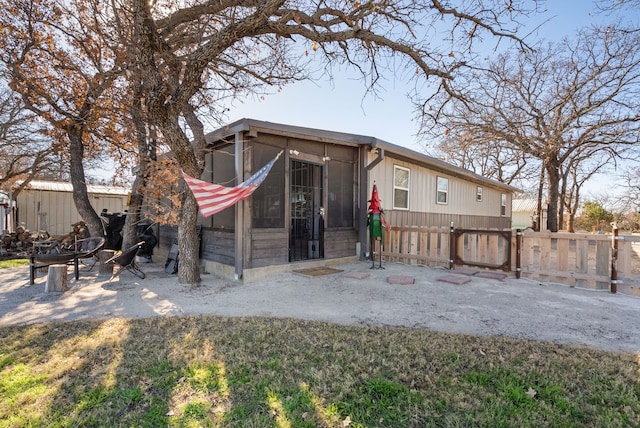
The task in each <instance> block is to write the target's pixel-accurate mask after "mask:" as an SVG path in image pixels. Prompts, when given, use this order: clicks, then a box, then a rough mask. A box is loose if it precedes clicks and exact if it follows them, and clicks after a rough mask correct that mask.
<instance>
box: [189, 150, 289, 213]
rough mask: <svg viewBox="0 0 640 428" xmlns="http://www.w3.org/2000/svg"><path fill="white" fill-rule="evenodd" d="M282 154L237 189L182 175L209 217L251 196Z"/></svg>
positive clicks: (201, 208) (201, 210) (199, 205)
mask: <svg viewBox="0 0 640 428" xmlns="http://www.w3.org/2000/svg"><path fill="white" fill-rule="evenodd" d="M281 154H282V152H280V153H278V156H276V157H275V158H273V159H272V160H271V161H269V163H267V164H266V165H265V166H263V167H262V168H260V169H259V170H258V171H257V172H256V173H255V174H253V175H252V176H251V177H249V179H247V180H246V181H244V182H242V183H240V184H238V185H237V186H235V187H225V186H221V185H220V184H214V183H209V182H206V181H202V180H198V179H197V178H193V177H191V176H189V175H187V174H185V173H182V176H183V177H184V181H186V182H187V185H188V186H189V189H191V191H192V192H193V196H195V197H196V201H197V202H198V208H199V209H200V213H201V214H202V216H203V217H209V216H210V215H213V214H215V213H218V212H220V211H222V210H223V209H225V208H229V207H230V206H232V205H234V204H235V203H236V202H238V201H241V200H243V199H245V198H247V197H248V196H249V195H251V194H252V193H253V192H254V191H255V190H256V189H257V188H258V186H260V185H261V184H262V182H263V181H264V179H265V178H266V177H267V174H269V171H271V167H272V166H273V164H275V163H276V161H277V160H278V158H279V157H280V155H281Z"/></svg>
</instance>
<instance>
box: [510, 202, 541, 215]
mask: <svg viewBox="0 0 640 428" xmlns="http://www.w3.org/2000/svg"><path fill="white" fill-rule="evenodd" d="M545 208H546V207H545V204H544V203H543V204H542V209H543V211H544V210H545ZM511 211H513V212H528V213H534V212H536V211H538V200H537V199H514V200H513V201H511Z"/></svg>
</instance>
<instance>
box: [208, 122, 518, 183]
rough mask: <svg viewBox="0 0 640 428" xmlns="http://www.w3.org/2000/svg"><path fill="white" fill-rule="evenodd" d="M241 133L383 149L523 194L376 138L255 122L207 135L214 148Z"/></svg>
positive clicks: (434, 168)
mask: <svg viewBox="0 0 640 428" xmlns="http://www.w3.org/2000/svg"><path fill="white" fill-rule="evenodd" d="M237 132H248V133H249V135H252V136H257V135H258V133H265V134H271V135H282V136H286V137H297V138H301V139H305V140H312V141H317V142H323V143H333V144H339V145H344V146H358V147H359V146H369V147H370V149H371V150H374V149H382V150H384V151H385V153H387V154H389V155H391V156H392V157H399V158H402V159H405V160H407V161H409V162H412V163H415V164H419V165H422V166H425V167H427V168H429V169H432V170H435V171H439V172H442V173H446V174H449V175H452V176H456V177H460V178H463V179H466V180H469V181H473V182H476V183H481V184H484V185H488V186H493V187H497V188H500V189H504V190H506V191H508V192H511V193H521V192H522V191H521V190H520V189H518V188H516V187H513V186H510V185H508V184H505V183H501V182H499V181H496V180H493V179H490V178H487V177H483V176H481V175H479V174H476V173H474V172H471V171H469V170H467V169H464V168H460V167H458V166H455V165H452V164H450V163H447V162H445V161H442V160H440V159H436V158H434V157H432V156H428V155H426V154H423V153H419V152H416V151H414V150H411V149H407V148H405V147H401V146H398V145H395V144H392V143H389V142H387V141H384V140H380V139H378V138H375V137H368V136H365V135H357V134H349V133H344V132H336V131H327V130H323V129H315V128H305V127H301V126H293V125H284V124H281V123H272V122H266V121H261V120H255V119H246V118H245V119H240V120H238V121H236V122H233V123H231V124H229V125H225V126H223V127H221V128H219V129H217V130H215V131H213V132H210V133H209V134H207V135H206V140H207V143H209V144H214V143H215V142H217V141H221V140H226V139H228V138H229V137H230V136H232V135H234V134H235V133H237Z"/></svg>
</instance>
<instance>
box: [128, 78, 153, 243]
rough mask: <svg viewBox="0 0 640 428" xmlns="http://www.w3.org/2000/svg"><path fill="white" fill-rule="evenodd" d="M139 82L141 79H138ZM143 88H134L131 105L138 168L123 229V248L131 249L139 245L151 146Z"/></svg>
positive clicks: (138, 86) (137, 86)
mask: <svg viewBox="0 0 640 428" xmlns="http://www.w3.org/2000/svg"><path fill="white" fill-rule="evenodd" d="M136 82H139V79H136ZM141 90H142V88H141V87H140V85H139V84H137V85H136V87H135V88H134V93H133V102H132V105H131V109H130V110H131V117H132V120H133V123H134V124H135V127H136V139H137V141H138V166H137V169H136V178H135V179H134V181H133V186H132V187H131V197H130V198H129V212H128V213H127V216H126V217H125V219H124V227H123V229H122V248H129V247H131V246H133V245H135V244H137V243H138V228H137V226H138V223H139V222H140V220H141V211H142V203H143V202H144V196H143V195H142V189H143V188H144V186H145V184H146V175H147V164H148V162H149V156H150V151H149V144H148V143H147V128H146V125H145V123H144V120H143V118H142V102H141V98H142V92H141Z"/></svg>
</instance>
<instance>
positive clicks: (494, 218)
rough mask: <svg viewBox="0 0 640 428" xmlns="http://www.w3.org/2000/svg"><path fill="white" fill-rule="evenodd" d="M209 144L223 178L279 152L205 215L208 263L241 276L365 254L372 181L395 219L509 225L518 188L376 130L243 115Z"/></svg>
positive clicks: (228, 180)
mask: <svg viewBox="0 0 640 428" xmlns="http://www.w3.org/2000/svg"><path fill="white" fill-rule="evenodd" d="M207 144H208V146H207V147H208V153H207V155H206V158H205V172H204V173H203V175H202V176H201V179H202V180H205V181H208V182H213V183H218V184H224V185H226V186H233V185H235V184H238V183H239V182H241V181H244V180H245V179H247V178H249V177H250V176H251V175H252V173H254V172H255V171H257V170H258V169H260V168H261V167H262V166H263V165H265V164H266V163H267V162H269V161H270V160H272V159H273V158H274V157H276V155H277V154H278V153H279V152H280V151H283V155H282V156H280V158H279V159H278V161H277V162H276V163H275V164H274V166H273V168H272V170H271V172H270V173H269V175H268V176H267V178H266V179H265V181H264V182H263V183H262V185H261V186H260V187H259V188H258V189H257V190H256V191H255V193H253V195H252V196H250V197H249V198H247V199H246V200H245V201H241V202H239V203H238V204H236V205H235V206H234V207H232V208H228V209H226V210H224V211H221V212H220V213H218V214H215V215H213V216H211V217H208V218H200V220H199V222H200V224H201V225H202V226H203V228H202V229H203V236H202V249H201V257H202V259H203V262H204V264H205V265H206V269H207V270H208V271H209V272H215V273H218V274H221V275H223V276H233V277H235V278H244V279H247V278H249V277H254V276H256V275H257V276H259V275H260V274H259V273H258V272H260V269H263V270H264V269H273V268H274V267H277V266H286V265H291V264H298V265H299V264H300V263H301V262H307V261H318V260H323V261H325V262H328V261H331V260H338V259H341V258H349V257H350V258H364V255H365V254H366V252H367V251H368V237H367V210H368V200H369V197H370V195H371V190H372V186H373V183H374V182H375V183H376V184H377V187H378V192H379V194H380V198H381V199H382V208H383V209H384V211H385V215H386V218H387V220H388V221H389V222H390V223H391V225H392V226H407V225H412V226H447V227H448V226H450V225H451V224H452V223H453V224H454V225H455V226H456V227H462V228H497V229H506V228H510V227H511V200H512V195H513V194H514V193H515V192H519V190H518V189H516V188H514V187H512V186H509V185H506V184H503V183H500V182H497V181H495V180H490V179H487V178H485V177H482V176H480V175H477V174H475V173H473V172H471V171H468V170H466V169H463V168H459V167H456V166H454V165H451V164H448V163H446V162H443V161H441V160H438V159H436V158H433V157H431V156H427V155H425V154H422V153H418V152H415V151H413V150H410V149H407V148H404V147H400V146H397V145H394V144H391V143H388V142H386V141H382V140H379V139H377V138H375V137H368V136H362V135H355V134H348V133H342V132H335V131H328V130H320V129H312V128H303V127H298V126H292V125H285V124H277V123H270V122H264V121H258V120H253V119H241V120H239V121H237V122H234V123H231V124H229V125H227V126H224V127H222V128H220V129H218V130H216V131H214V132H211V133H210V134H208V135H207ZM167 244H168V241H167V238H166V237H165V241H164V243H163V246H164V245H167Z"/></svg>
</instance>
